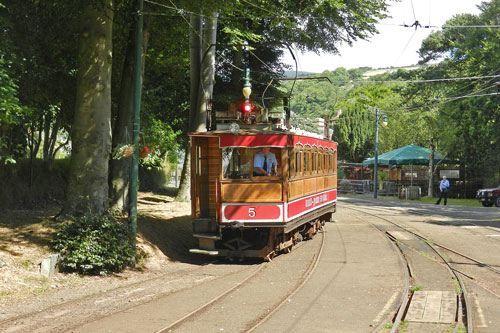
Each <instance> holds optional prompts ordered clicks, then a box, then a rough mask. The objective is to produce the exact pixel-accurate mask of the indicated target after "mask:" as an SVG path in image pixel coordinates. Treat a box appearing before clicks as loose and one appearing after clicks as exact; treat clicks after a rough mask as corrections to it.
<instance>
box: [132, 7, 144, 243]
mask: <svg viewBox="0 0 500 333" xmlns="http://www.w3.org/2000/svg"><path fill="white" fill-rule="evenodd" d="M137 3H138V8H137V12H136V15H137V27H136V45H135V71H134V101H133V103H134V104H133V106H134V116H133V117H134V118H133V125H132V126H133V127H132V128H133V130H132V140H133V143H134V147H136V149H135V150H134V154H133V155H132V162H131V163H132V167H131V170H130V190H129V191H130V192H129V198H130V209H129V233H130V245H131V246H132V247H134V248H135V238H136V234H137V183H138V178H139V149H137V146H138V144H139V130H140V109H141V86H142V80H141V73H142V34H143V32H142V25H143V17H142V11H143V0H138V1H137Z"/></svg>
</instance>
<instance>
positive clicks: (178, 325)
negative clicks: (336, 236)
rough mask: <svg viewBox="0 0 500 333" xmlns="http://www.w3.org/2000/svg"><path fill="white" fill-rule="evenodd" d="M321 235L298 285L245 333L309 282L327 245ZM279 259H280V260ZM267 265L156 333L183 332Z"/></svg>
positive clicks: (264, 264)
mask: <svg viewBox="0 0 500 333" xmlns="http://www.w3.org/2000/svg"><path fill="white" fill-rule="evenodd" d="M320 234H321V244H320V247H319V250H318V251H317V253H315V255H314V256H313V259H312V260H311V262H310V263H309V265H308V267H307V269H306V270H305V271H304V273H303V274H302V275H301V277H300V278H299V279H298V281H297V283H296V285H295V286H294V287H293V288H292V289H291V290H289V291H288V293H286V294H285V295H283V296H282V297H281V298H280V299H279V300H278V302H276V303H275V304H273V305H272V306H270V307H267V308H265V309H263V311H262V314H261V315H260V316H259V317H258V318H257V319H256V320H254V321H253V322H250V323H249V324H247V325H246V328H245V329H244V330H243V331H244V332H253V331H254V330H256V329H257V328H259V327H260V326H261V325H262V324H263V323H265V322H266V321H267V320H268V319H269V318H271V317H272V316H273V315H274V314H275V313H276V312H277V311H279V309H280V308H281V307H282V306H283V305H285V304H286V303H287V300H289V299H290V298H291V297H293V296H294V295H295V294H296V293H297V292H298V291H299V290H300V289H301V288H302V287H303V286H304V285H305V284H306V283H307V281H308V280H309V278H310V277H311V275H312V274H313V272H314V271H315V269H316V267H317V265H318V263H319V260H320V258H321V254H322V251H323V247H324V244H325V240H326V233H325V232H320ZM295 251H296V250H295ZM279 259H280V257H278V260H279ZM266 265H267V264H266V263H262V264H261V265H259V267H258V268H257V269H255V270H254V271H253V272H252V273H251V274H250V275H248V276H247V277H245V278H244V279H243V280H242V281H240V282H239V283H237V284H235V285H234V286H233V287H231V288H229V289H227V290H225V291H223V292H222V293H220V294H219V295H217V296H215V297H213V298H212V299H210V300H208V301H206V302H205V303H204V304H203V305H201V306H199V307H198V308H197V309H195V310H194V311H192V312H190V313H188V314H186V315H184V316H183V317H182V318H180V319H178V320H176V321H175V322H172V323H170V324H168V325H167V326H165V327H163V328H161V329H159V330H157V331H156V333H162V332H172V331H175V330H177V329H180V330H182V329H183V324H186V323H188V322H189V321H196V320H197V317H198V316H200V315H202V314H203V313H204V312H205V311H206V310H207V309H208V308H209V307H213V306H216V305H217V304H218V303H223V302H224V300H225V299H226V298H229V297H231V296H232V295H233V294H234V293H235V292H236V291H239V290H241V289H242V288H245V287H246V284H247V283H248V282H250V281H251V280H253V279H255V278H256V277H257V276H258V275H259V274H261V273H262V272H263V269H264V267H266Z"/></svg>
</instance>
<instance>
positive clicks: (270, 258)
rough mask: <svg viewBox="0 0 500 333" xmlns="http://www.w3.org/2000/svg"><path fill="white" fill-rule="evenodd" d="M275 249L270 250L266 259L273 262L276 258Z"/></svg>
mask: <svg viewBox="0 0 500 333" xmlns="http://www.w3.org/2000/svg"><path fill="white" fill-rule="evenodd" d="M274 254H275V253H274V251H271V252H269V254H268V255H267V256H266V257H265V258H264V260H265V261H267V262H271V261H272V260H273V258H274Z"/></svg>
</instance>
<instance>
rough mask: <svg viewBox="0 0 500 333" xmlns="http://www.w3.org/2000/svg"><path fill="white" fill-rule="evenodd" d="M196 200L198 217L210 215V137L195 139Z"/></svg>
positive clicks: (194, 172)
mask: <svg viewBox="0 0 500 333" xmlns="http://www.w3.org/2000/svg"><path fill="white" fill-rule="evenodd" d="M194 152H195V154H194V156H193V158H194V163H193V164H194V170H193V176H194V178H195V179H194V184H195V189H194V194H195V197H194V200H195V203H196V204H195V205H196V216H197V217H201V218H203V217H208V215H209V197H208V192H209V191H208V138H206V137H198V138H195V139H194Z"/></svg>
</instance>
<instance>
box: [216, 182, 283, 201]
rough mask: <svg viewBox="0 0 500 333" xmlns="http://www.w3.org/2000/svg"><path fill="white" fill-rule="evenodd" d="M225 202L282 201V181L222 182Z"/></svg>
mask: <svg viewBox="0 0 500 333" xmlns="http://www.w3.org/2000/svg"><path fill="white" fill-rule="evenodd" d="M221 188H222V189H221V191H222V201H223V202H277V201H282V195H281V194H282V187H281V183H257V184H249V183H245V184H234V183H233V184H222V186H221Z"/></svg>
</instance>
